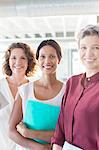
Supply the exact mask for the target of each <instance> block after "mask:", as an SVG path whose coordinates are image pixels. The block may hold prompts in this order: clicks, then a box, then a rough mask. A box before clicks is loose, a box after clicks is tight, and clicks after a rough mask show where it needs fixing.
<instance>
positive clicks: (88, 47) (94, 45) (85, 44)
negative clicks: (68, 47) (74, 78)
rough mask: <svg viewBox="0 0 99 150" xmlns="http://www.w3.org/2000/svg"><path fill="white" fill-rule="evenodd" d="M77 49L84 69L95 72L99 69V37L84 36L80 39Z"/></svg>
mask: <svg viewBox="0 0 99 150" xmlns="http://www.w3.org/2000/svg"><path fill="white" fill-rule="evenodd" d="M79 49H80V59H81V61H82V63H83V64H84V66H85V67H86V71H88V72H93V74H95V73H97V72H98V71H99V37H98V36H96V35H93V36H91V35H90V36H85V37H84V38H83V39H81V40H80V44H79Z"/></svg>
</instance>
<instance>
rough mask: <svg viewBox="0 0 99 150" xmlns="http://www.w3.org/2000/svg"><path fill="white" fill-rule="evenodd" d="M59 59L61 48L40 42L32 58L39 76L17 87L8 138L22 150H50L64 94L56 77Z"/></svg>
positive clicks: (63, 86)
mask: <svg viewBox="0 0 99 150" xmlns="http://www.w3.org/2000/svg"><path fill="white" fill-rule="evenodd" d="M61 57H62V54H61V48H60V46H59V44H58V43H57V42H56V41H54V40H44V41H43V42H41V43H40V45H39V47H38V49H37V52H36V59H37V60H38V64H39V66H40V69H41V71H42V76H41V78H40V79H39V80H37V81H34V82H30V83H27V84H25V85H24V86H20V87H19V95H18V96H17V99H16V101H15V104H14V108H13V111H12V114H11V119H10V123H9V135H10V137H11V139H12V140H14V141H15V142H16V143H17V144H19V145H20V146H22V147H21V148H22V150H23V149H30V150H50V149H51V146H50V139H51V137H52V136H53V133H54V129H55V126H56V122H57V119H58V115H59V112H60V105H61V101H62V97H63V94H64V91H65V85H64V84H63V83H62V82H61V81H59V80H57V78H56V69H57V65H58V64H59V63H60V60H61ZM18 150H19V149H18Z"/></svg>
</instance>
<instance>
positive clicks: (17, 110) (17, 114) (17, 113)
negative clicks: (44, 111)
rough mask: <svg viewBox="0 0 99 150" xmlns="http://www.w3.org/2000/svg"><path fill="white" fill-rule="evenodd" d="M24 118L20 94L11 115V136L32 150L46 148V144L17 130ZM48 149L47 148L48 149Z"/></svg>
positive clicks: (16, 141)
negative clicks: (35, 140)
mask: <svg viewBox="0 0 99 150" xmlns="http://www.w3.org/2000/svg"><path fill="white" fill-rule="evenodd" d="M22 118H23V113H22V100H21V98H20V96H19V95H18V97H17V98H16V101H15V103H14V106H13V110H12V113H11V117H10V120H9V137H10V138H11V139H12V140H13V141H14V142H15V143H17V144H19V145H21V146H23V147H26V148H29V149H30V150H37V149H38V150H44V149H45V147H44V145H41V144H39V143H36V142H34V141H31V140H29V139H27V138H25V137H23V136H22V135H21V134H19V133H18V132H17V129H16V126H17V125H18V124H19V122H20V121H21V120H22ZM46 150H47V149H46Z"/></svg>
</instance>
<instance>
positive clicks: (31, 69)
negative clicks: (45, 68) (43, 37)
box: [2, 42, 36, 76]
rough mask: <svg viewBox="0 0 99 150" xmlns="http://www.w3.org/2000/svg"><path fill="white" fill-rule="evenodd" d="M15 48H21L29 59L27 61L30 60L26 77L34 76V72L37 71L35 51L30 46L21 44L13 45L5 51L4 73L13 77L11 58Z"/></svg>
mask: <svg viewBox="0 0 99 150" xmlns="http://www.w3.org/2000/svg"><path fill="white" fill-rule="evenodd" d="M15 48H21V49H22V50H23V51H24V53H25V55H26V57H27V60H28V67H27V70H26V73H25V75H26V76H32V75H33V73H34V70H35V69H34V68H35V65H36V61H35V56H34V53H33V50H31V48H30V46H29V45H27V44H25V43H20V42H19V43H12V44H11V45H10V46H9V47H8V49H7V50H6V51H5V55H4V63H3V67H2V69H3V72H4V73H5V74H6V75H8V76H11V75H12V70H11V69H10V66H9V58H10V55H11V52H12V50H13V49H15Z"/></svg>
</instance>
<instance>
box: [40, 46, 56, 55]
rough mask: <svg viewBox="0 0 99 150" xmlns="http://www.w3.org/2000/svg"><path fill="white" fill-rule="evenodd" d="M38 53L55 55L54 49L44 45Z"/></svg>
mask: <svg viewBox="0 0 99 150" xmlns="http://www.w3.org/2000/svg"><path fill="white" fill-rule="evenodd" d="M40 53H57V52H56V49H55V48H54V47H52V46H50V45H45V46H43V47H42V48H41V49H40Z"/></svg>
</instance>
